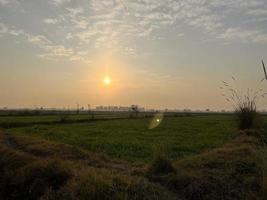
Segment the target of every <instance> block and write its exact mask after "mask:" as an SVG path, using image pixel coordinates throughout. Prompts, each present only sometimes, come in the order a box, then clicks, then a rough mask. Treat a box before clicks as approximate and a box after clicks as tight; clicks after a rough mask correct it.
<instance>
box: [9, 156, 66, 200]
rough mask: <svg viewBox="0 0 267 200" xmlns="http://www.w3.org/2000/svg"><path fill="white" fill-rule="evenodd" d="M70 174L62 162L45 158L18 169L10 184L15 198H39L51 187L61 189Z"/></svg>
mask: <svg viewBox="0 0 267 200" xmlns="http://www.w3.org/2000/svg"><path fill="white" fill-rule="evenodd" d="M70 176H71V174H70V171H69V169H67V168H66V166H64V165H63V164H62V163H61V162H59V161H57V160H45V161H38V162H35V163H32V164H29V165H27V166H25V167H23V168H21V169H20V170H18V171H17V172H16V173H14V178H13V179H11V183H10V184H11V188H12V190H13V192H12V193H13V196H14V197H15V199H16V197H17V198H19V199H38V198H40V197H41V196H42V195H43V194H44V193H45V192H46V191H47V190H49V189H52V190H57V189H59V188H60V187H61V186H62V185H64V184H65V182H66V181H67V180H68V179H69V178H70ZM9 195H10V194H9Z"/></svg>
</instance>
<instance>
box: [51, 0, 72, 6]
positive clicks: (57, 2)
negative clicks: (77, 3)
mask: <svg viewBox="0 0 267 200" xmlns="http://www.w3.org/2000/svg"><path fill="white" fill-rule="evenodd" d="M50 1H51V3H52V4H54V5H57V6H59V5H62V4H64V3H69V2H70V1H71V0H50Z"/></svg>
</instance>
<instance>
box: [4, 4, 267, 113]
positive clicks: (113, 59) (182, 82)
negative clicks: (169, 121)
mask: <svg viewBox="0 0 267 200" xmlns="http://www.w3.org/2000/svg"><path fill="white" fill-rule="evenodd" d="M266 25H267V2H266V1H265V0H229V1H221V0H213V1H211V0H181V1H176V0H166V1H161V0H137V1H131V0H101V1H100V0H89V1H86V0H77V1H74V0H47V1H41V0H37V1H36V0H27V1H26V0H0V44H1V45H0V59H1V63H0V97H1V98H0V107H1V108H2V107H10V108H11V107H13V108H19V107H33V106H44V107H57V108H62V107H66V106H67V105H73V107H74V106H75V105H76V103H79V104H81V105H83V106H86V105H87V104H90V105H92V106H97V105H123V106H129V105H132V104H137V105H141V106H144V107H148V108H155V109H164V108H170V109H178V108H180V109H184V108H190V109H194V110H197V109H201V110H203V109H206V108H209V109H212V110H221V109H231V108H232V105H231V104H230V103H228V102H227V101H226V100H225V99H224V98H223V97H222V96H221V94H222V91H221V90H220V89H219V86H220V85H221V81H227V82H232V78H231V77H232V76H234V77H235V78H236V83H234V84H237V85H236V86H234V87H236V88H238V89H240V90H243V91H246V89H247V88H254V89H255V90H257V89H259V88H263V89H264V90H265V91H267V81H265V82H263V83H262V85H259V81H260V80H261V78H262V77H263V71H262V66H261V59H264V60H266V62H267V55H266V52H267V26H266ZM107 79H108V80H107ZM264 108H267V99H262V100H261V101H260V102H259V109H264Z"/></svg>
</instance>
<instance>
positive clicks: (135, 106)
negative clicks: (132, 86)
mask: <svg viewBox="0 0 267 200" xmlns="http://www.w3.org/2000/svg"><path fill="white" fill-rule="evenodd" d="M131 110H132V112H134V113H135V116H136V117H137V116H138V113H139V108H138V106H137V105H132V106H131Z"/></svg>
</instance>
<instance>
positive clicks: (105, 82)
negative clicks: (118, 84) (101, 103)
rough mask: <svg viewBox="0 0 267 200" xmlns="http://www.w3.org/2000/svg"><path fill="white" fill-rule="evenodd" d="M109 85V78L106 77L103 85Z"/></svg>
mask: <svg viewBox="0 0 267 200" xmlns="http://www.w3.org/2000/svg"><path fill="white" fill-rule="evenodd" d="M110 83H111V80H110V78H109V77H108V76H106V77H105V79H104V84H105V85H110Z"/></svg>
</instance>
